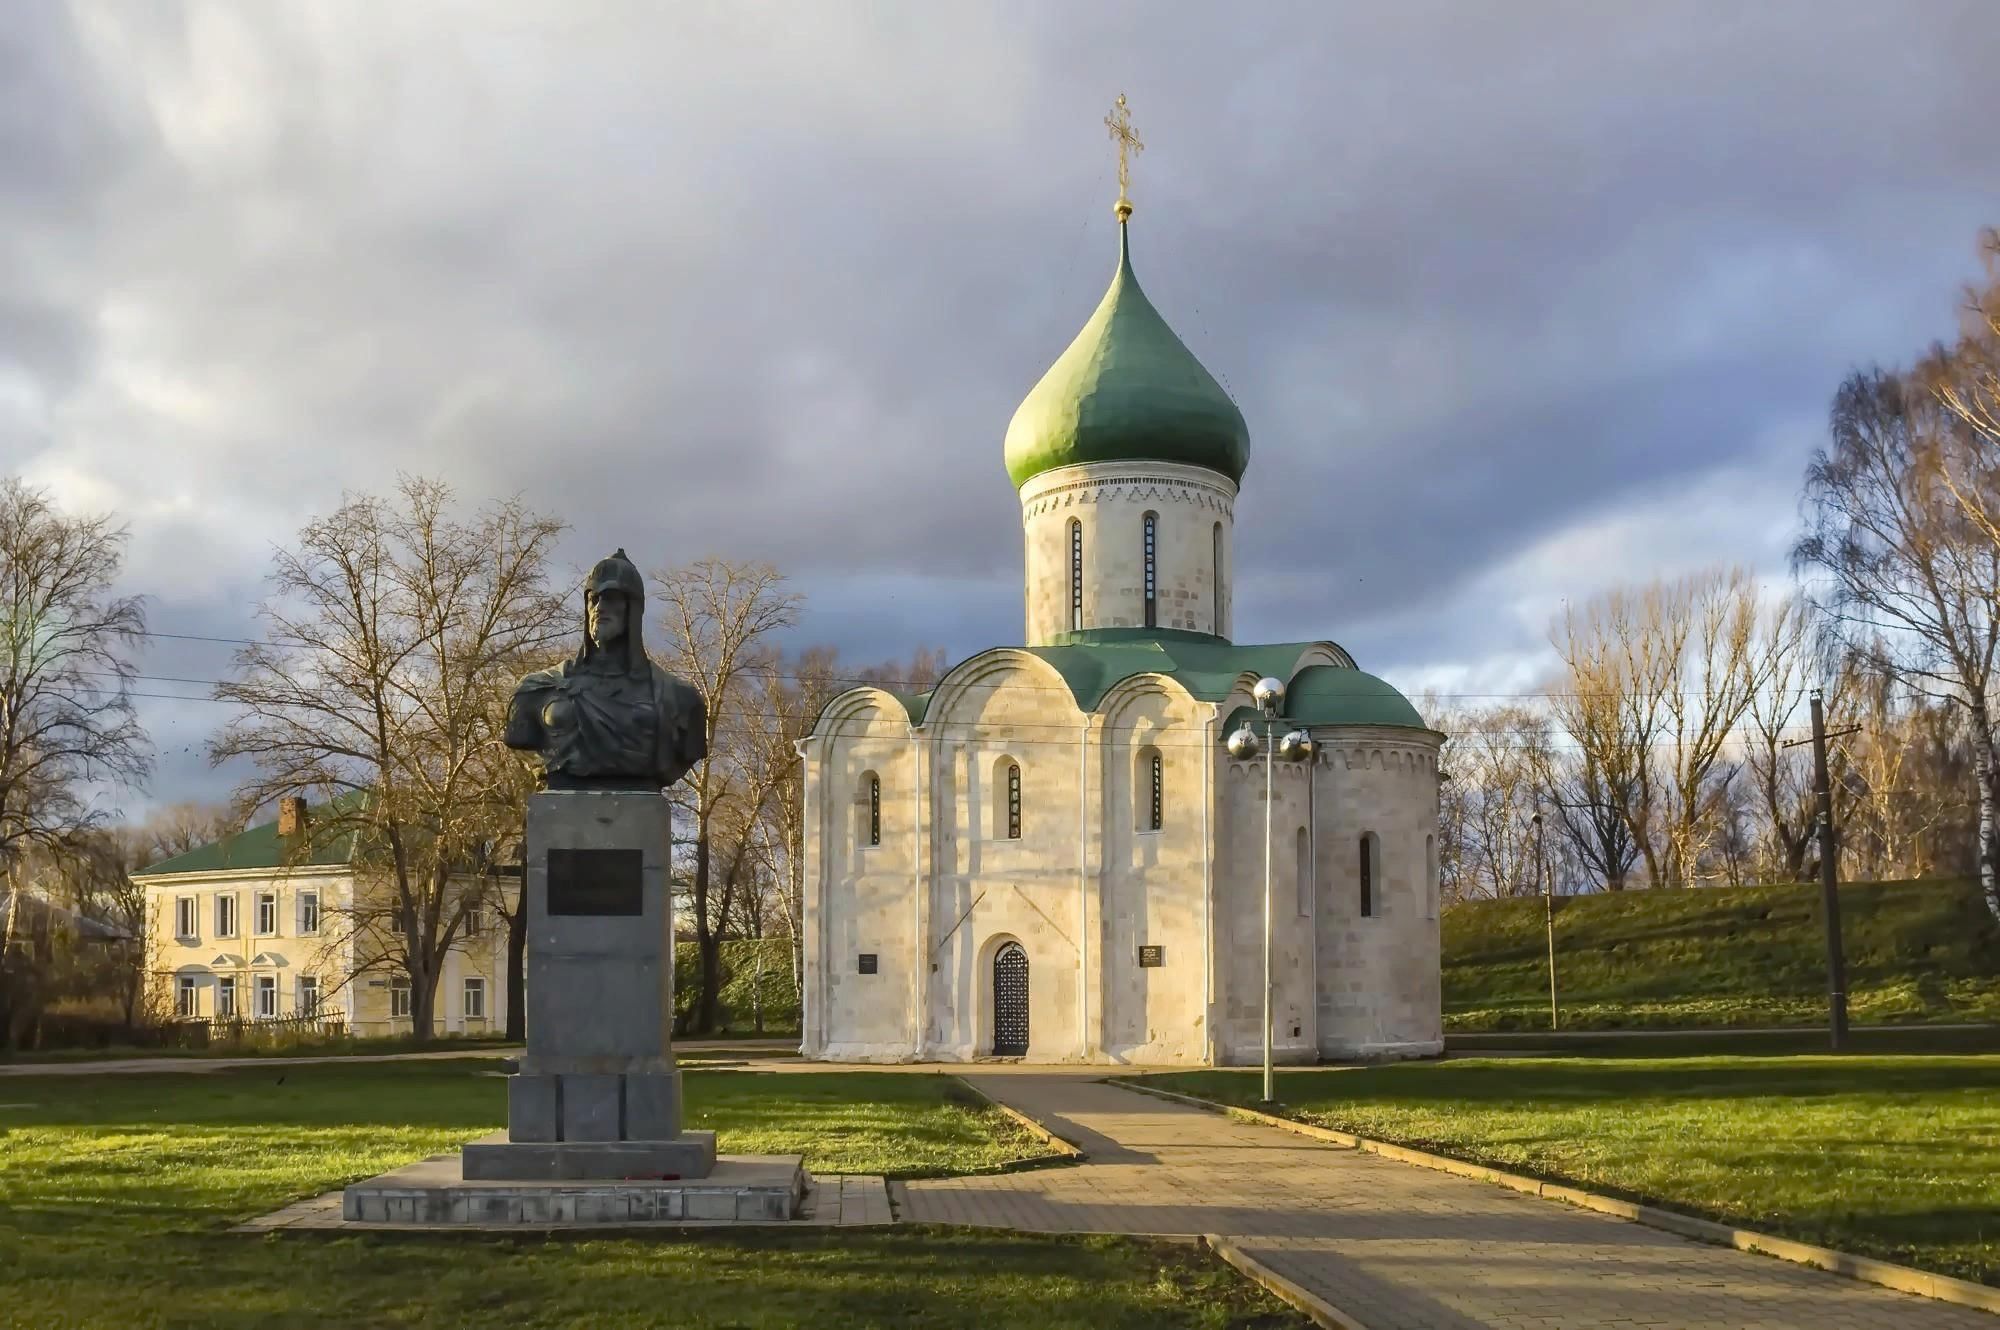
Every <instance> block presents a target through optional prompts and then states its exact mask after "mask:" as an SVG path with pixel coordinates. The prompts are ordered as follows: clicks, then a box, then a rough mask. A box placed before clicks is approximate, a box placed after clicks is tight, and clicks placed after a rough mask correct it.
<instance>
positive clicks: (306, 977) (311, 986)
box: [293, 974, 319, 1019]
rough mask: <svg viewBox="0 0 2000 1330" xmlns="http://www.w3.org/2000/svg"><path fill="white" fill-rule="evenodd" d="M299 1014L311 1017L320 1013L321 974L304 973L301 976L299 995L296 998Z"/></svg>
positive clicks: (295, 1002)
mask: <svg viewBox="0 0 2000 1330" xmlns="http://www.w3.org/2000/svg"><path fill="white" fill-rule="evenodd" d="M293 1001H294V1004H295V1005H296V1006H297V1007H298V1012H299V1015H301V1016H304V1017H306V1018H307V1019H311V1018H313V1017H315V1016H318V1015H319V976H317V975H311V974H302V975H300V976H299V983H298V995H297V997H296V998H294V1000H293Z"/></svg>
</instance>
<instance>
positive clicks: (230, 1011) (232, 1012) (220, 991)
mask: <svg viewBox="0 0 2000 1330" xmlns="http://www.w3.org/2000/svg"><path fill="white" fill-rule="evenodd" d="M215 1014H216V1015H217V1016H219V1017H221V1018H222V1019H223V1020H233V1019H234V1018H235V1016H236V980H234V979H233V978H231V977H229V976H228V975H224V976H223V977H222V978H220V979H218V980H216V981H215Z"/></svg>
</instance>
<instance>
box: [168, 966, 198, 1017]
mask: <svg viewBox="0 0 2000 1330" xmlns="http://www.w3.org/2000/svg"><path fill="white" fill-rule="evenodd" d="M174 1015H176V1016H199V1015H201V987H200V985H199V984H198V983H197V981H196V980H195V977H194V976H193V975H191V974H184V975H182V976H181V977H180V978H179V979H177V980H175V981H174Z"/></svg>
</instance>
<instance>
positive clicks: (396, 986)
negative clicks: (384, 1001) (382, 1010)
mask: <svg viewBox="0 0 2000 1330" xmlns="http://www.w3.org/2000/svg"><path fill="white" fill-rule="evenodd" d="M409 1014H410V979H409V976H408V975H401V974H399V975H396V976H395V977H394V978H392V979H390V980H389V1017H390V1019H392V1020H394V1019H396V1018H398V1017H403V1018H407V1017H408V1016H409Z"/></svg>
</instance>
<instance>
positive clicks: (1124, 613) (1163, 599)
mask: <svg viewBox="0 0 2000 1330" xmlns="http://www.w3.org/2000/svg"><path fill="white" fill-rule="evenodd" d="M1235 503H1236V486H1235V485H1234V484H1232V483H1231V482H1230V480H1229V479H1228V477H1226V476H1223V475H1221V474H1220V473H1218V472H1214V471H1209V470H1206V469H1204V468H1202V467H1195V466H1183V465H1180V464H1178V463H1172V462H1093V463H1086V464H1082V465H1077V466H1066V467H1058V468H1056V469H1055V470H1053V471H1045V472H1043V473H1042V474H1041V475H1039V476H1036V477H1034V478H1033V479H1032V480H1030V481H1029V482H1028V483H1027V484H1026V485H1023V486H1022V487H1021V524H1022V532H1023V537H1024V540H1025V544H1026V550H1025V553H1026V559H1025V572H1026V587H1025V592H1026V595H1025V600H1026V604H1027V641H1028V643H1029V645H1031V646H1041V645H1046V644H1047V643H1049V642H1052V641H1054V640H1055V639H1056V638H1057V637H1058V636H1059V635H1061V634H1063V633H1067V632H1069V631H1070V579H1069V570H1070V522H1071V521H1072V520H1074V521H1076V522H1078V523H1080V524H1081V526H1082V529H1083V571H1084V576H1083V592H1084V594H1083V626H1084V627H1085V628H1140V627H1144V626H1145V544H1144V525H1143V522H1144V518H1145V515H1146V514H1147V513H1148V512H1152V513H1157V514H1158V516H1159V525H1158V530H1157V535H1156V542H1155V553H1154V561H1155V570H1156V572H1155V588H1156V597H1155V601H1156V609H1157V616H1158V626H1159V627H1161V628H1178V629H1185V630H1189V631H1192V632H1199V633H1213V634H1215V635H1217V636H1219V637H1228V636H1229V631H1230V619H1231V609H1230V580H1231V578H1230V570H1231V567H1232V560H1233V558H1234V552H1233V549H1232V545H1233V542H1234V534H1233V533H1234V527H1235ZM1218 525H1220V527H1221V532H1222V569H1221V579H1220V580H1221V586H1220V595H1219V597H1218V594H1217V585H1216V583H1217V579H1216V569H1215V546H1216V536H1215V533H1216V528H1217V526H1218ZM1218 602H1219V608H1220V611H1221V613H1220V617H1219V618H1218V616H1217V609H1218Z"/></svg>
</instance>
